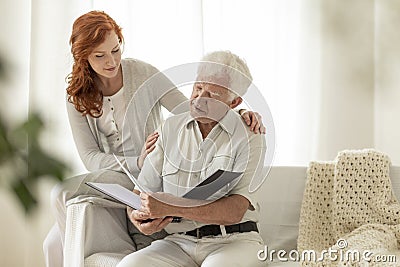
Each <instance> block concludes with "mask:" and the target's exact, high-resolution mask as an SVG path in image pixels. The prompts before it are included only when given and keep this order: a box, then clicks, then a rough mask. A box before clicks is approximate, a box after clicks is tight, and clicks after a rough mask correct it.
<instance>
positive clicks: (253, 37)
mask: <svg viewBox="0 0 400 267" xmlns="http://www.w3.org/2000/svg"><path fill="white" fill-rule="evenodd" d="M17 2H18V1H17ZM6 3H8V4H3V2H2V5H6V9H2V12H3V13H5V16H4V17H5V18H6V20H9V21H8V25H12V27H10V28H6V31H5V32H4V36H3V37H4V38H2V39H4V40H5V42H6V43H7V44H6V45H5V46H3V47H7V46H8V50H7V52H6V53H7V55H10V58H9V59H10V60H15V61H16V63H17V64H19V66H18V67H19V70H20V72H19V73H18V79H16V80H18V81H19V84H18V87H19V88H20V90H16V91H17V92H19V93H18V94H20V95H21V97H19V99H21V100H22V101H20V102H21V103H20V105H21V107H22V108H21V109H20V110H25V111H26V109H27V103H28V102H29V110H30V111H33V110H39V111H41V113H42V115H43V116H44V119H45V122H46V125H47V126H48V130H47V131H46V134H45V135H44V137H43V139H44V140H45V142H44V144H45V145H46V146H48V148H49V149H51V150H54V153H56V154H57V155H59V156H60V157H61V158H63V159H64V160H66V161H68V162H69V163H70V164H71V165H72V166H73V168H74V172H81V171H84V169H83V167H82V164H81V163H80V159H79V158H78V155H77V152H76V149H75V148H74V144H73V141H72V137H71V134H70V130H69V124H68V120H67V116H66V112H65V104H64V100H65V87H66V83H65V77H66V76H67V74H68V73H69V72H70V70H71V56H70V52H69V49H70V47H69V44H68V41H69V36H70V33H71V27H72V23H73V21H74V20H75V19H76V18H77V17H78V16H79V15H81V14H83V13H85V12H87V11H89V10H93V9H96V10H104V11H106V12H107V13H109V14H110V15H111V16H112V17H113V18H114V19H115V20H116V21H117V23H119V24H120V25H121V26H122V28H123V33H124V36H125V39H126V45H125V50H124V57H134V58H139V59H141V60H144V61H147V62H149V63H151V64H153V65H155V66H156V67H158V68H159V69H160V70H163V69H166V68H170V67H173V66H175V65H178V64H183V63H187V62H193V61H196V60H199V59H200V58H201V56H202V55H203V54H204V53H206V52H210V51H213V50H217V49H226V50H231V51H232V52H234V53H236V54H238V55H240V56H242V57H244V58H245V59H246V60H247V63H248V65H249V67H250V70H251V71H252V74H253V77H254V84H255V85H256V86H257V87H258V89H259V90H260V91H261V93H262V95H263V96H264V98H265V100H266V102H267V103H268V106H269V108H270V110H271V112H272V117H273V122H274V124H275V138H276V149H275V152H276V153H275V158H274V164H275V165H293V164H302V165H304V164H307V163H308V162H309V161H310V160H315V159H316V160H319V159H330V158H332V157H334V156H335V154H336V153H337V151H338V150H340V149H345V148H362V147H373V146H374V118H373V116H374V104H373V102H374V81H373V79H372V80H371V79H370V78H369V77H373V75H374V64H373V60H374V50H373V43H374V31H373V29H374V1H373V0H368V1H364V0H352V1H347V2H346V3H345V4H344V2H342V1H334V0H327V1H318V0H304V1H300V0H279V1H277V0H253V1H246V0H202V1H201V0H169V1H163V0H149V1H139V0H136V1H132V0H114V1H107V0H92V1H79V0H68V1H67V0H64V1H51V0H32V1H31V5H25V4H22V0H21V5H14V2H12V1H7V2H6ZM16 7H18V9H16ZM5 10H10V11H11V12H9V11H7V12H6V11H5ZM16 10H18V11H16ZM13 12H14V13H15V14H14V13H13ZM13 14H14V15H13ZM339 18H340V19H339ZM3 19H4V18H3ZM342 24H343V25H342ZM14 29H15V31H14ZM346 29H347V30H346ZM352 30H356V35H351V34H350V32H352ZM9 36H10V37H11V38H8V37H9ZM14 36H15V37H16V38H13V37H14ZM4 40H3V42H4ZM361 41H363V42H365V44H361V43H360V42H361ZM368 44H370V45H368ZM352 73H356V74H357V73H358V74H360V75H358V76H357V75H353V76H352V75H351V74H352ZM189 90H190V89H189ZM186 93H187V92H186ZM28 95H29V98H27V96H28ZM339 107H340V108H339ZM257 111H258V112H260V113H262V114H263V113H264V111H263V110H257ZM375 113H376V112H375ZM264 119H266V118H264ZM269 134H271V132H269ZM267 136H268V134H267Z"/></svg>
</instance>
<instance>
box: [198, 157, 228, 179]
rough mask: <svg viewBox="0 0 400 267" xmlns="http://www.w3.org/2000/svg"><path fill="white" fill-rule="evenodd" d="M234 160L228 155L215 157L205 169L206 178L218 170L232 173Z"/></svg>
mask: <svg viewBox="0 0 400 267" xmlns="http://www.w3.org/2000/svg"><path fill="white" fill-rule="evenodd" d="M234 161H235V159H234V158H233V157H231V156H229V155H215V156H214V157H212V159H211V162H210V163H209V165H208V166H207V168H206V173H205V174H206V175H205V176H206V177H209V176H210V175H212V174H213V173H214V172H216V171H218V170H223V171H232V170H233V165H234Z"/></svg>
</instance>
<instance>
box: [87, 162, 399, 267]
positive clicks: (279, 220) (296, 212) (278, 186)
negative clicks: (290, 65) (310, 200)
mask: <svg viewBox="0 0 400 267" xmlns="http://www.w3.org/2000/svg"><path fill="white" fill-rule="evenodd" d="M306 172H307V167H272V168H271V169H270V171H269V173H268V175H267V178H266V180H265V182H264V183H263V185H262V186H261V187H260V189H259V190H258V191H257V192H256V196H257V198H258V200H259V203H260V206H261V211H260V218H261V220H260V223H259V228H260V232H261V235H262V237H263V239H264V242H265V245H266V246H267V247H268V252H271V250H275V251H279V250H284V251H285V252H286V253H289V252H290V251H292V250H296V248H297V236H298V230H299V216H300V209H301V203H302V198H303V191H304V186H305V181H306ZM390 176H391V180H392V186H393V190H394V193H395V195H396V196H397V197H400V167H391V171H390ZM93 256H95V257H100V258H103V259H102V260H99V259H100V258H99V259H94V258H93V257H92V258H91V261H92V264H90V266H102V267H106V266H107V267H109V266H110V264H98V262H107V261H104V257H106V258H107V257H113V255H109V254H101V253H100V254H98V255H93ZM257 256H258V255H254V257H257ZM260 256H264V255H263V254H261V255H260ZM114 257H115V255H114ZM273 259H274V261H273V262H271V261H270V259H269V258H268V257H267V259H266V260H265V261H264V263H265V265H266V266H273V267H290V266H299V263H298V262H292V261H287V262H284V261H280V260H279V259H278V257H277V254H276V253H275V254H274V257H273ZM93 262H96V263H95V264H93ZM114 262H115V261H114ZM86 266H87V265H86Z"/></svg>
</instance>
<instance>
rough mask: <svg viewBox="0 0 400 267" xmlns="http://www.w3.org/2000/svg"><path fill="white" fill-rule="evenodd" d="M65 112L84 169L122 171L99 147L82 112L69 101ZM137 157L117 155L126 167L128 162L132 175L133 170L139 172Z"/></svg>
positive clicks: (110, 156) (112, 158)
mask: <svg viewBox="0 0 400 267" xmlns="http://www.w3.org/2000/svg"><path fill="white" fill-rule="evenodd" d="M67 112H68V118H69V123H70V126H71V131H72V136H73V138H74V142H75V146H76V148H77V150H78V153H79V156H80V158H81V160H82V162H83V164H84V165H85V167H86V169H87V170H88V171H96V170H100V169H109V170H115V171H122V169H121V167H120V166H119V165H118V163H117V162H116V160H115V158H114V156H113V155H112V154H107V153H105V152H104V151H102V150H101V149H100V145H99V143H98V142H100V140H97V137H95V136H94V133H93V132H92V131H91V129H90V126H89V123H88V121H87V119H86V117H85V116H82V114H81V113H80V112H78V111H77V110H76V109H75V107H74V105H73V104H71V103H69V102H67ZM137 158H138V157H123V156H118V159H119V160H120V161H121V162H122V163H123V164H124V165H125V166H126V167H127V165H128V163H129V168H130V170H131V171H132V172H133V175H135V172H137V173H138V172H139V169H138V167H137ZM137 173H136V175H137Z"/></svg>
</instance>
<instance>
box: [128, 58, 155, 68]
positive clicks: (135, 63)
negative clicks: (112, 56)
mask: <svg viewBox="0 0 400 267" xmlns="http://www.w3.org/2000/svg"><path fill="white" fill-rule="evenodd" d="M121 64H122V65H123V66H126V67H130V68H137V69H156V67H154V66H153V65H151V64H149V63H147V62H145V61H142V60H140V59H136V58H124V59H122V60H121Z"/></svg>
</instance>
